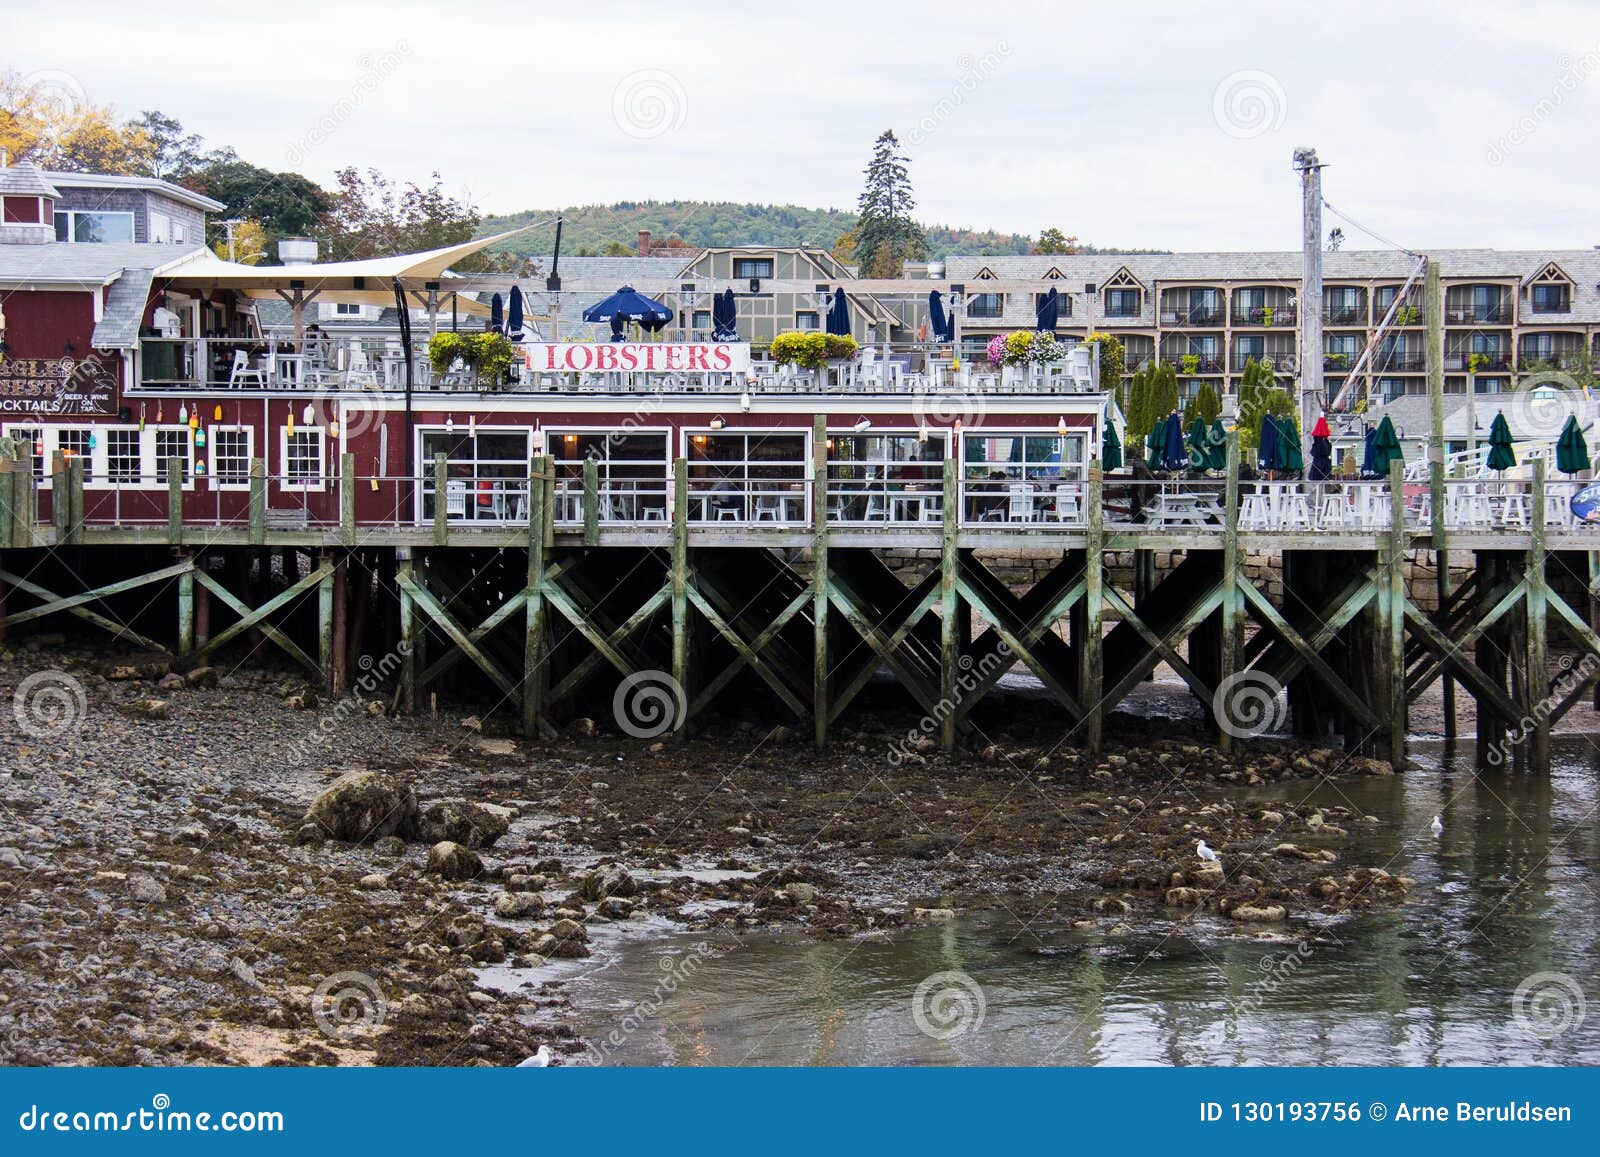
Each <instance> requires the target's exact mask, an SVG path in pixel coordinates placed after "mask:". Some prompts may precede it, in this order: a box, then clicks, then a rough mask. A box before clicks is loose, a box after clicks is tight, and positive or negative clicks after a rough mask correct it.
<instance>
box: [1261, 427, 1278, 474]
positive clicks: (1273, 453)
mask: <svg viewBox="0 0 1600 1157" xmlns="http://www.w3.org/2000/svg"><path fill="white" fill-rule="evenodd" d="M1277 461H1278V423H1276V422H1274V421H1273V420H1272V415H1271V414H1262V415H1261V437H1260V438H1259V439H1258V440H1257V443H1256V466H1257V467H1258V468H1260V469H1262V470H1275V469H1277Z"/></svg>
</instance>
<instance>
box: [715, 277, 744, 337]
mask: <svg viewBox="0 0 1600 1157" xmlns="http://www.w3.org/2000/svg"><path fill="white" fill-rule="evenodd" d="M738 339H739V307H738V306H737V305H735V304H734V301H733V290H732V289H726V290H723V291H722V292H721V293H715V294H712V296H711V340H712V341H737V340H738Z"/></svg>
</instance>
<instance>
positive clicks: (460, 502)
mask: <svg viewBox="0 0 1600 1157" xmlns="http://www.w3.org/2000/svg"><path fill="white" fill-rule="evenodd" d="M444 516H445V517H446V518H465V517H466V516H467V484H466V483H465V482H463V481H461V480H460V479H459V478H452V479H451V480H450V481H448V482H446V483H445V484H444Z"/></svg>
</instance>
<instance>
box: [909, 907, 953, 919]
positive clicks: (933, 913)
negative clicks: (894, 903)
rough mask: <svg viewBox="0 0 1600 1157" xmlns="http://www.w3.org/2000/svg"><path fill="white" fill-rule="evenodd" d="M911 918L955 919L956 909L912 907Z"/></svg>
mask: <svg viewBox="0 0 1600 1157" xmlns="http://www.w3.org/2000/svg"><path fill="white" fill-rule="evenodd" d="M911 918H912V919H913V920H926V921H930V922H939V921H943V920H954V919H955V918H956V910H955V909H954V908H913V909H911Z"/></svg>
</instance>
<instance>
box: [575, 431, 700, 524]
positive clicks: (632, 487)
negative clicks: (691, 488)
mask: <svg viewBox="0 0 1600 1157" xmlns="http://www.w3.org/2000/svg"><path fill="white" fill-rule="evenodd" d="M545 437H546V439H547V443H548V453H549V454H550V457H551V459H552V460H553V463H554V466H555V520H556V521H557V522H582V521H583V474H584V464H585V463H586V462H592V463H594V471H595V475H596V477H597V479H598V488H597V494H596V499H597V503H598V505H597V517H598V518H599V520H600V521H601V522H665V521H666V520H667V480H668V477H669V476H670V474H671V463H670V462H669V461H668V458H667V432H666V431H665V430H604V429H574V430H559V429H558V430H550V431H547V432H546V434H545Z"/></svg>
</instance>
